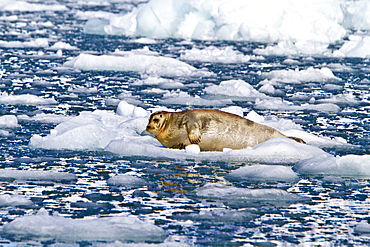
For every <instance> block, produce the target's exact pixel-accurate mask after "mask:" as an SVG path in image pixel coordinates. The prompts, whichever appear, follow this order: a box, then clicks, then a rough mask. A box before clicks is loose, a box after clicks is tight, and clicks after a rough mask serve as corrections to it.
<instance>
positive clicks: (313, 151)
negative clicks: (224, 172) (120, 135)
mask: <svg viewBox="0 0 370 247" xmlns="http://www.w3.org/2000/svg"><path fill="white" fill-rule="evenodd" d="M147 141H149V139H148V140H147ZM105 150H106V151H109V152H113V153H117V154H120V155H122V156H143V157H154V158H169V159H178V160H185V159H194V160H197V161H201V160H207V161H226V162H227V161H235V162H236V161H238V162H260V163H265V164H284V165H291V164H294V163H295V162H297V161H299V160H303V159H306V158H309V157H313V156H317V155H321V154H325V152H324V151H323V150H321V149H319V148H316V147H313V146H309V145H305V144H300V143H298V142H296V141H293V140H290V139H288V138H273V139H270V140H268V141H266V142H263V143H261V144H258V145H256V146H254V147H252V148H245V149H240V150H228V151H227V152H200V153H197V154H193V153H188V152H186V151H185V150H177V149H168V148H164V147H163V146H161V144H160V143H159V142H157V144H155V143H154V142H153V143H151V144H149V143H145V142H142V143H135V142H134V141H128V140H115V141H112V142H111V143H109V145H108V146H107V147H106V148H105Z"/></svg>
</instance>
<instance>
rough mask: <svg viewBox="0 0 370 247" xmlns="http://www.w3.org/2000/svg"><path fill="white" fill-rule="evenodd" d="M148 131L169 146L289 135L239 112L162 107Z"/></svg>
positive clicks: (247, 142)
mask: <svg viewBox="0 0 370 247" xmlns="http://www.w3.org/2000/svg"><path fill="white" fill-rule="evenodd" d="M146 131H147V132H149V133H151V134H153V135H154V136H155V137H156V138H157V140H158V141H159V142H160V143H162V144H163V145H164V146H166V147H168V148H176V149H184V148H185V147H186V146H188V145H190V144H198V145H199V148H200V150H201V151H223V149H224V148H230V149H242V148H246V147H253V146H255V145H257V144H259V143H262V142H264V141H267V140H269V139H271V138H274V137H286V138H290V139H293V140H295V141H297V142H300V143H304V144H305V142H304V141H303V140H302V139H299V138H296V137H288V136H285V135H283V134H282V133H280V132H279V131H277V130H276V129H274V128H271V127H268V126H265V125H262V124H258V123H255V122H253V121H251V120H248V119H246V118H243V117H240V116H238V115H235V114H231V113H227V112H223V111H218V110H206V109H195V110H187V111H181V112H166V111H158V112H155V113H153V114H152V115H151V116H150V118H149V123H148V125H147V127H146Z"/></svg>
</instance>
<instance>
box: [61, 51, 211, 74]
mask: <svg viewBox="0 0 370 247" xmlns="http://www.w3.org/2000/svg"><path fill="white" fill-rule="evenodd" d="M64 66H67V67H73V68H76V69H80V70H112V71H135V72H140V73H143V74H149V75H155V76H170V77H174V76H201V77H202V76H213V73H211V72H208V71H204V70H198V69H196V68H195V67H193V66H191V65H189V64H186V63H184V62H181V61H179V60H177V59H174V58H170V57H164V56H152V55H141V54H134V53H130V54H128V55H125V56H113V55H102V56H95V55H90V54H80V55H79V56H78V57H75V58H73V59H71V60H70V61H67V62H66V63H65V64H64Z"/></svg>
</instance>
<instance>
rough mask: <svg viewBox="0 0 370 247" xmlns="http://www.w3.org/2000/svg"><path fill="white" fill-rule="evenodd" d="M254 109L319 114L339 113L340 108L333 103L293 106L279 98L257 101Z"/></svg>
mask: <svg viewBox="0 0 370 247" xmlns="http://www.w3.org/2000/svg"><path fill="white" fill-rule="evenodd" d="M254 108H255V109H267V110H276V111H299V110H310V111H320V112H339V111H340V107H339V106H337V105H336V104H333V103H322V104H317V105H313V104H302V105H295V104H293V103H292V102H289V101H286V100H283V99H281V98H272V99H262V100H260V99H257V100H256V102H255V105H254Z"/></svg>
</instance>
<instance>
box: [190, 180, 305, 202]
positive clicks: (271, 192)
mask: <svg viewBox="0 0 370 247" xmlns="http://www.w3.org/2000/svg"><path fill="white" fill-rule="evenodd" d="M195 193H196V195H197V197H199V198H209V199H218V200H250V201H305V200H308V198H305V197H302V196H299V195H295V194H291V193H289V192H287V191H285V190H281V189H247V188H238V187H234V186H230V185H225V184H220V183H208V184H206V185H204V186H202V187H200V188H197V189H196V190H195Z"/></svg>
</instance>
